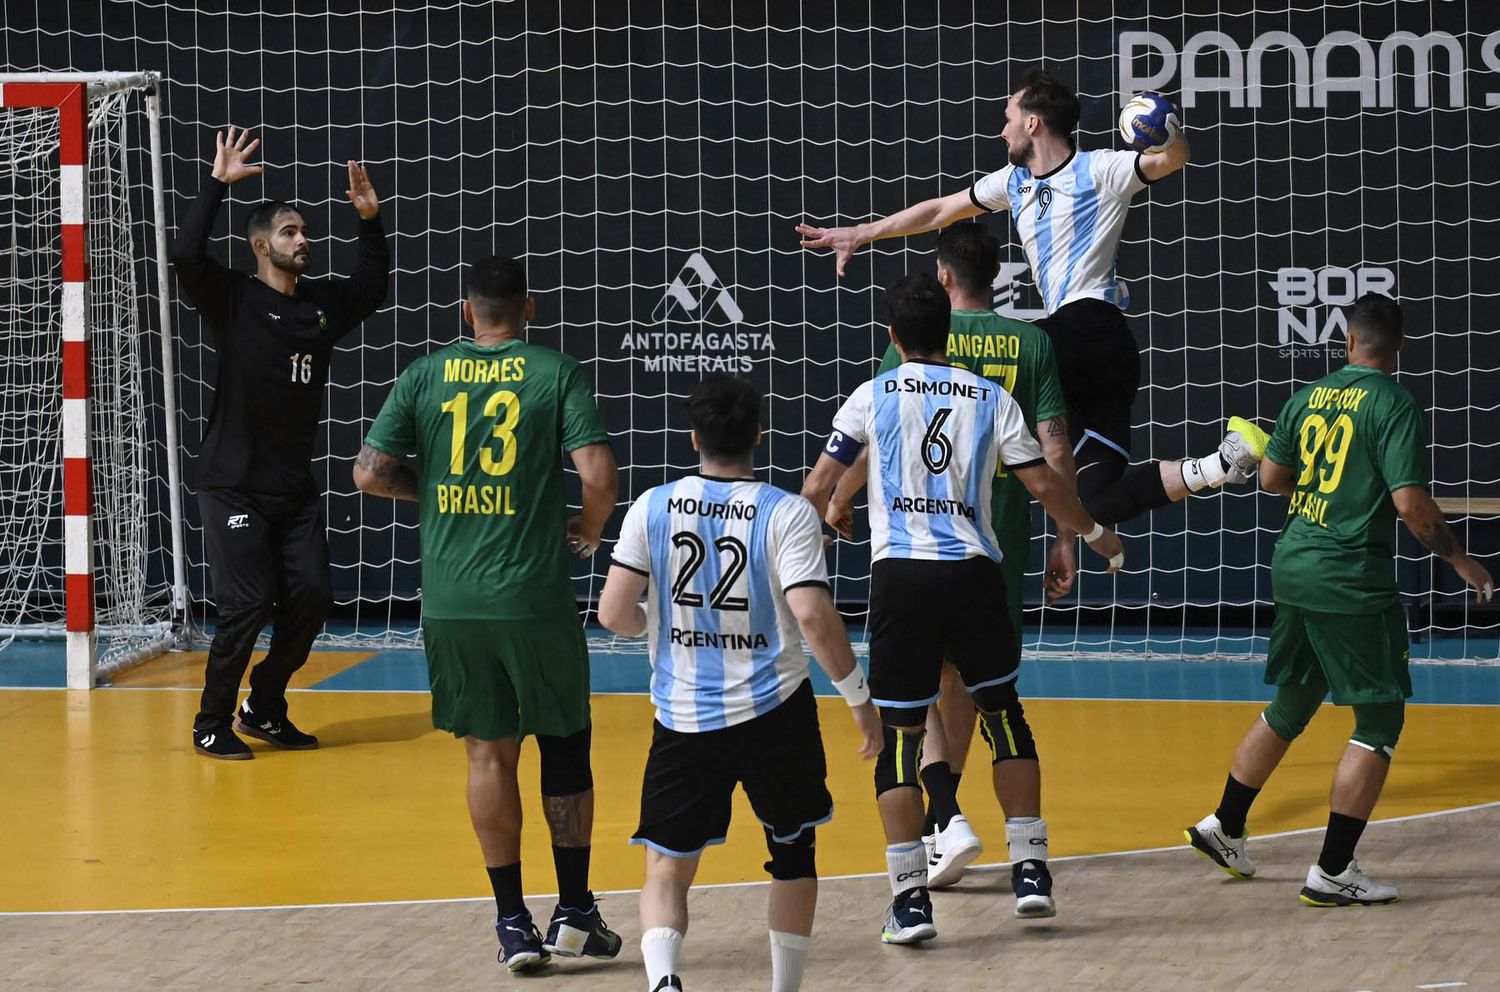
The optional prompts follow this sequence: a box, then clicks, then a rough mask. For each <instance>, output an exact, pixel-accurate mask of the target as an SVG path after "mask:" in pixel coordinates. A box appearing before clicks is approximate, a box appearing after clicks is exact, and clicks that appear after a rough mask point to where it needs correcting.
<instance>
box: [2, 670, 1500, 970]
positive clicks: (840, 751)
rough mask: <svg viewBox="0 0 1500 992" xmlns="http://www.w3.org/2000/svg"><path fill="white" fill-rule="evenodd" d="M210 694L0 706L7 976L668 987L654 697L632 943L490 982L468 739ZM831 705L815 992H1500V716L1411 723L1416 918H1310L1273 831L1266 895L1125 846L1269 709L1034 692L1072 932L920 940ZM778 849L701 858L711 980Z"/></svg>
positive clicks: (1405, 845)
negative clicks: (248, 722) (648, 978)
mask: <svg viewBox="0 0 1500 992" xmlns="http://www.w3.org/2000/svg"><path fill="white" fill-rule="evenodd" d="M196 702H197V695H196V693H195V692H193V691H190V690H188V691H184V690H174V689H168V688H138V689H125V688H116V689H108V690H101V691H96V692H93V693H88V694H69V693H67V692H62V691H50V690H36V691H13V690H0V740H3V742H4V746H3V748H0V797H3V798H0V802H3V804H4V807H5V812H4V815H3V817H0V822H3V823H4V827H3V830H4V836H5V857H4V858H3V859H0V988H3V989H10V988H26V989H30V988H39V989H40V988H47V989H53V988H56V989H183V990H187V989H193V990H195V992H196V990H204V989H213V988H217V987H220V986H224V985H231V986H234V987H236V988H255V989H259V988H276V989H283V988H284V989H292V988H298V989H308V988H312V989H377V988H378V989H438V988H442V989H448V988H512V987H536V988H541V987H548V988H558V989H568V988H577V989H584V988H587V989H590V990H592V992H606V990H612V989H637V988H642V987H644V984H645V983H644V978H643V973H642V971H641V970H640V963H639V951H638V945H637V940H638V934H639V930H638V926H637V924H636V922H635V897H634V894H633V892H629V891H628V890H633V889H635V888H636V887H638V886H639V884H640V878H641V855H640V852H639V849H637V848H633V847H630V846H628V845H627V844H626V843H625V840H626V838H627V837H628V835H629V833H630V832H631V830H632V829H633V828H634V825H635V823H634V820H635V814H636V807H637V804H638V802H639V784H640V774H641V769H642V767H643V764H644V759H645V751H646V742H647V740H648V736H649V729H650V706H649V703H648V701H647V700H645V699H643V698H641V697H639V696H608V695H604V696H597V697H596V699H595V709H594V711H595V745H594V767H595V776H596V784H597V790H598V800H599V813H598V817H597V821H596V828H595V861H594V863H595V870H594V884H595V887H596V889H598V890H600V891H602V892H614V893H617V894H614V895H609V896H607V897H606V899H605V901H604V904H603V905H604V911H605V914H606V918H607V919H609V920H610V922H611V924H612V925H614V926H615V927H616V929H618V930H619V931H620V932H621V933H622V934H623V935H624V936H625V937H626V949H625V953H624V954H623V955H622V958H621V959H620V960H619V961H618V962H613V963H607V964H606V963H597V962H588V963H577V962H565V963H561V964H559V965H556V966H554V967H553V968H551V969H550V970H549V972H548V973H547V974H545V975H544V976H542V977H539V978H537V979H524V980H523V979H515V978H512V977H511V976H509V975H508V974H506V973H504V972H502V971H501V970H500V969H499V968H498V966H496V965H495V963H494V947H495V943H494V937H493V933H492V931H491V929H490V924H491V923H492V921H493V903H492V902H490V901H489V900H488V899H487V898H486V894H487V885H486V883H485V879H484V875H483V872H482V870H481V867H480V863H479V859H478V854H477V850H476V847H475V843H474V840H473V837H472V834H471V833H470V830H469V826H468V823H467V818H466V814H465V810H464V805H463V791H462V782H463V771H464V770H463V760H462V748H461V746H460V745H459V744H458V743H457V742H455V741H454V740H453V739H452V738H451V737H448V736H446V735H443V734H438V733H434V732H432V731H431V730H430V727H429V725H428V723H427V712H426V706H427V699H426V696H425V695H423V694H419V693H405V692H384V693H381V692H327V691H309V692H298V693H296V694H295V695H294V697H293V700H292V705H293V714H294V716H295V717H296V718H297V719H298V721H299V723H300V724H301V725H303V726H304V727H306V728H307V729H309V730H312V731H313V732H316V733H318V734H319V735H320V736H321V737H322V739H323V742H324V748H323V749H322V750H320V751H316V752H309V753H296V754H292V753H279V752H268V751H264V750H260V751H258V756H257V759H256V760H254V761H251V762H241V763H230V762H212V761H208V760H206V759H202V758H198V757H197V756H195V755H193V754H192V753H191V750H190V749H189V746H188V735H187V731H186V728H187V727H188V726H190V724H191V719H192V714H193V711H194V710H195V709H196ZM819 704H820V714H821V719H822V723H823V728H824V735H825V739H826V741H827V748H828V753H829V764H830V789H831V790H832V791H833V793H834V796H835V799H836V802H837V804H838V811H837V814H836V816H835V819H834V821H833V822H832V823H831V824H829V825H828V826H827V827H824V828H821V829H820V831H819V866H820V870H821V871H822V873H823V874H824V875H825V876H835V875H839V876H860V875H872V874H873V875H874V877H848V878H839V879H829V880H828V881H826V882H825V884H824V887H823V896H822V904H821V908H820V914H819V923H818V932H817V940H816V942H815V944H814V955H813V960H812V964H811V966H810V969H809V976H808V980H807V982H806V984H805V986H804V987H806V988H808V989H820V988H835V987H838V988H845V989H847V988H887V987H888V988H906V989H913V990H922V989H934V990H944V992H947V990H950V989H968V988H975V989H980V988H1002V987H1004V988H1012V987H1014V988H1024V989H1049V988H1070V989H1071V988H1077V989H1123V990H1133V989H1142V990H1145V989H1152V990H1157V989H1162V990H1167V989H1189V988H1191V989H1325V988H1326V989H1338V990H1356V989H1370V990H1386V989H1408V988H1417V987H1422V986H1427V987H1451V988H1461V987H1467V988H1472V989H1495V990H1500V952H1497V951H1496V950H1495V948H1496V947H1497V946H1500V867H1497V866H1496V864H1495V863H1494V861H1493V860H1492V855H1491V853H1490V852H1491V851H1492V850H1493V849H1494V848H1495V846H1496V842H1497V841H1500V807H1497V806H1494V805H1490V806H1485V807H1484V808H1479V809H1473V810H1469V811H1467V812H1446V813H1445V812H1444V811H1453V810H1459V809H1462V808H1464V807H1472V806H1484V804H1496V803H1500V733H1497V731H1500V710H1497V709H1496V708H1494V707H1478V706H1424V705H1413V706H1411V707H1410V708H1409V711H1408V720H1407V727H1406V732H1405V734H1404V736H1403V739H1402V743H1401V746H1400V748H1399V750H1398V757H1397V761H1396V764H1395V766H1394V768H1393V772H1392V776H1391V780H1390V784H1389V786H1388V788H1387V792H1386V795H1385V797H1384V799H1383V800H1382V804H1381V806H1380V808H1379V809H1378V810H1377V816H1379V817H1387V818H1390V817H1417V818H1415V819H1406V820H1402V821H1399V822H1387V823H1377V824H1374V825H1372V826H1371V828H1370V830H1369V833H1368V834H1367V839H1366V841H1365V843H1364V845H1363V846H1362V849H1361V858H1362V860H1363V861H1364V863H1365V864H1366V865H1367V866H1368V867H1369V868H1370V870H1371V871H1372V873H1374V874H1376V875H1377V877H1380V878H1382V879H1386V880H1389V881H1392V882H1394V883H1395V884H1398V885H1400V886H1401V887H1402V888H1403V892H1404V894H1405V897H1406V898H1405V900H1404V901H1403V902H1402V903H1401V904H1399V905H1396V906H1392V907H1382V908H1372V909H1368V910H1351V911H1317V910H1312V909H1309V908H1306V907H1303V906H1301V905H1300V904H1299V903H1298V902H1297V900H1296V893H1297V889H1298V887H1299V885H1300V879H1301V877H1302V875H1303V874H1304V873H1305V871H1306V868H1307V865H1308V864H1309V863H1310V861H1311V860H1312V857H1313V855H1314V853H1315V850H1316V846H1317V841H1318V838H1317V836H1316V835H1313V834H1308V835H1293V836H1283V837H1271V838H1268V839H1265V840H1263V841H1261V842H1259V847H1258V854H1257V857H1258V860H1260V862H1261V864H1262V866H1263V867H1262V876H1263V877H1261V878H1258V879H1256V880H1254V881H1251V882H1243V883H1236V882H1232V881H1229V880H1227V879H1222V878H1221V876H1219V875H1218V874H1217V872H1216V870H1215V869H1213V868H1212V866H1211V865H1209V864H1208V863H1207V862H1205V861H1203V860H1202V859H1201V858H1199V857H1198V856H1197V855H1196V854H1194V853H1192V852H1190V851H1188V850H1186V849H1185V848H1178V849H1176V850H1168V851H1164V852H1157V853H1120V852H1132V851H1137V850H1139V849H1150V848H1161V847H1169V848H1170V847H1172V846H1173V845H1177V844H1179V842H1180V831H1181V829H1182V827H1183V826H1184V825H1186V824H1187V823H1190V822H1192V821H1194V820H1196V819H1197V818H1198V817H1199V816H1201V815H1202V813H1203V812H1205V811H1207V810H1208V809H1210V808H1211V807H1212V805H1213V803H1214V801H1215V800H1216V799H1217V796H1218V791H1219V789H1220V787H1221V785H1222V782H1223V776H1224V771H1225V767H1226V765H1227V762H1228V759H1229V755H1230V752H1231V750H1232V748H1233V746H1234V743H1235V741H1236V740H1237V739H1238V737H1239V735H1240V733H1241V732H1242V731H1243V729H1244V727H1245V725H1246V724H1247V723H1248V722H1249V721H1250V720H1251V719H1252V718H1253V717H1254V715H1255V714H1256V713H1257V712H1258V710H1259V706H1258V705H1257V704H1252V703H1228V702H1208V701H1140V700H1082V699H1074V700H1036V701H1033V702H1030V703H1028V706H1027V709H1028V713H1029V714H1030V716H1031V719H1032V723H1033V726H1034V727H1035V729H1036V733H1037V737H1038V740H1039V743H1040V747H1041V749H1042V754H1043V758H1044V762H1045V770H1046V771H1045V774H1046V786H1045V800H1044V801H1045V804H1046V807H1047V815H1048V818H1049V821H1050V823H1051V833H1052V840H1053V853H1054V856H1059V857H1064V858H1068V857H1071V858H1081V860H1072V861H1065V862H1062V863H1059V864H1058V865H1057V868H1056V872H1057V878H1058V896H1059V903H1060V915H1059V917H1058V919H1057V920H1055V921H1053V922H1050V923H1041V924H1037V923H1026V924H1022V923H1020V922H1018V921H1016V920H1014V919H1012V918H1011V915H1010V906H1011V901H1012V900H1011V897H1010V894H1009V874H1008V871H1006V870H1004V869H997V870H994V871H986V872H980V873H977V874H976V875H974V876H972V877H971V878H970V879H969V880H966V882H965V883H964V884H963V886H962V887H961V889H960V890H959V891H956V892H952V893H944V894H941V897H940V901H939V902H938V904H937V914H938V919H937V922H938V925H939V928H940V938H939V940H938V941H937V942H935V943H934V944H933V945H931V946H930V947H927V948H924V949H920V950H911V949H901V948H888V947H883V946H882V945H880V944H879V942H878V930H879V926H880V922H881V916H882V913H883V910H884V907H885V903H886V902H887V901H888V898H889V894H888V889H887V886H886V883H885V881H884V872H883V856H882V852H883V845H882V842H881V839H880V834H879V828H878V824H877V822H876V819H875V817H874V810H873V801H872V799H871V785H870V776H871V769H870V766H869V765H868V764H864V763H862V762H860V761H859V760H858V759H857V758H856V757H855V756H854V744H855V741H854V735H853V732H852V727H851V726H850V724H849V721H848V718H847V713H846V710H845V708H844V707H843V704H842V703H841V702H840V701H838V700H837V699H820V700H819ZM1349 723H1350V715H1349V713H1348V712H1347V711H1343V710H1335V709H1333V708H1331V707H1329V708H1325V710H1324V711H1323V712H1322V713H1320V714H1319V715H1318V717H1317V718H1315V720H1314V722H1313V724H1312V725H1311V726H1310V727H1309V730H1308V732H1307V734H1306V736H1305V738H1304V739H1303V740H1302V741H1300V742H1299V743H1298V745H1297V747H1296V748H1294V750H1293V751H1292V753H1291V756H1290V757H1289V758H1288V760H1287V762H1286V764H1285V765H1284V766H1283V768H1282V769H1281V770H1280V771H1279V772H1278V773H1277V776H1276V778H1274V779H1273V780H1272V783H1271V787H1270V788H1269V789H1268V790H1267V791H1266V793H1265V795H1264V796H1263V797H1262V799H1261V801H1260V802H1259V803H1258V804H1257V807H1256V809H1255V811H1254V813H1253V815H1252V821H1251V825H1252V828H1253V829H1254V830H1255V831H1256V833H1257V835H1260V836H1265V835H1267V834H1277V833H1281V832H1284V831H1295V830H1299V829H1307V828H1315V827H1318V826H1320V825H1321V824H1322V822H1323V820H1324V818H1325V816H1326V801H1327V800H1326V797H1327V790H1328V782H1329V777H1330V775H1331V770H1332V765H1333V762H1334V760H1335V759H1336V757H1337V754H1338V753H1339V750H1340V749H1341V745H1342V742H1343V740H1344V738H1345V736H1346V735H1347V733H1348V730H1349ZM535 770H536V769H535V761H534V760H530V761H527V762H525V763H524V764H523V774H524V779H523V790H524V792H525V794H526V796H527V802H528V805H527V811H528V816H529V822H530V825H529V826H528V828H527V831H526V838H525V842H524V846H523V859H524V861H525V864H526V875H525V880H526V890H527V892H529V893H538V895H537V896H535V897H533V898H531V899H530V903H531V908H532V911H533V912H534V913H535V914H536V915H538V916H541V917H545V914H546V913H547V912H548V911H549V910H550V908H551V905H552V899H551V898H550V897H547V896H545V895H544V894H545V893H548V892H552V891H555V882H554V879H553V877H552V871H551V864H550V856H549V849H548V846H547V838H546V833H545V829H544V828H543V825H542V820H541V816H540V813H539V810H538V808H537V804H536V801H535V797H536V785H535ZM961 799H962V801H963V802H964V805H965V809H966V812H967V813H969V815H970V817H971V819H973V820H974V821H975V824H976V827H977V829H978V830H979V832H980V835H981V836H982V837H983V839H984V840H985V842H986V843H987V844H989V845H990V848H989V850H988V852H987V854H986V856H985V860H986V861H991V860H1000V859H1002V858H1003V857H1004V847H1003V836H1002V830H1001V828H1000V815H999V811H998V808H997V807H996V805H995V803H994V800H993V798H992V797H991V796H989V795H988V793H987V790H986V789H985V788H984V783H983V782H982V781H980V780H979V777H977V776H967V777H966V778H965V780H964V784H963V788H962V789H961ZM1431 814H1438V815H1431ZM764 857H765V855H764V849H763V846H762V844H761V839H760V834H759V830H758V828H757V826H756V825H755V823H754V821H753V819H751V818H750V816H749V810H748V809H747V808H746V807H745V806H744V804H743V803H740V804H739V805H738V806H737V807H736V820H735V825H734V827H733V828H732V830H731V834H730V838H729V843H728V844H726V845H725V846H723V847H721V848H715V849H713V850H711V851H710V852H709V854H708V855H707V856H706V857H705V860H704V867H703V872H702V875H701V880H702V881H704V882H708V883H714V884H715V885H717V886H718V887H715V888H709V889H705V890H703V891H701V892H699V893H697V894H696V895H695V896H694V900H693V907H694V908H693V912H694V923H693V928H692V931H691V934H690V937H689V940H688V944H687V948H688V950H687V956H686V963H685V966H684V971H685V972H686V974H687V977H688V979H689V980H690V981H689V985H688V988H690V989H741V988H746V989H749V988H765V987H767V986H768V983H769V981H768V980H769V973H768V955H767V953H766V946H765V945H766V936H765V925H764V897H765V890H764V887H763V884H761V880H762V879H763V878H764V875H763V873H762V871H761V867H760V866H761V862H762V861H763V860H764ZM745 883H748V884H745ZM424 900H425V902H423V901H424ZM338 904H343V905H338ZM349 904H355V905H349ZM236 907H263V908H248V909H246V908H236ZM278 907H280V908H278ZM289 907H290V908H289ZM297 907H301V908H297ZM69 914H71V915H69ZM1445 982H1448V983H1451V982H1462V983H1466V984H1465V985H1446V986H1445V985H1442V984H1441V983H1445ZM538 983H539V984H538Z"/></svg>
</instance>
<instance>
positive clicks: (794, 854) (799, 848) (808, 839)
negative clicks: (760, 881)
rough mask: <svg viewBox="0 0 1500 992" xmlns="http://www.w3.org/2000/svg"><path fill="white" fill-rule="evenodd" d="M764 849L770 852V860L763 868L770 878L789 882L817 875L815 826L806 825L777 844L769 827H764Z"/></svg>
mask: <svg viewBox="0 0 1500 992" xmlns="http://www.w3.org/2000/svg"><path fill="white" fill-rule="evenodd" d="M766 850H767V851H770V852H771V860H770V861H767V862H766V864H765V869H766V872H767V874H769V875H770V876H771V877H772V878H775V879H780V880H781V881H783V882H790V881H793V880H795V879H799V878H817V877H818V864H817V862H818V851H817V828H815V827H808V828H807V829H805V830H803V831H802V832H801V833H800V834H798V835H797V836H796V837H793V838H792V839H791V840H789V841H787V842H786V843H785V844H778V843H776V840H775V838H774V837H773V836H772V834H771V828H770V827H766Z"/></svg>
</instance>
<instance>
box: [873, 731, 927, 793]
mask: <svg viewBox="0 0 1500 992" xmlns="http://www.w3.org/2000/svg"><path fill="white" fill-rule="evenodd" d="M926 736H927V731H926V730H925V729H918V730H913V731H904V730H897V729H896V728H895V727H892V726H891V725H890V724H886V725H885V747H884V748H883V749H882V750H881V752H880V757H878V758H876V759H875V795H876V796H877V797H879V796H881V795H884V794H885V793H887V792H890V791H891V790H892V789H896V788H900V787H901V786H903V785H905V786H910V787H912V788H913V789H920V788H922V781H921V779H920V778H919V777H918V774H917V769H918V768H919V767H920V765H921V763H922V740H923V738H925V737H926Z"/></svg>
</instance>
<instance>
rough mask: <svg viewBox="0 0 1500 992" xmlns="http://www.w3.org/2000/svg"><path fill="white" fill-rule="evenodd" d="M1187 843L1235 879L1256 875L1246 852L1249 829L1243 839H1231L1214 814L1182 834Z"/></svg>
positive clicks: (1252, 862)
mask: <svg viewBox="0 0 1500 992" xmlns="http://www.w3.org/2000/svg"><path fill="white" fill-rule="evenodd" d="M1182 835H1183V836H1184V837H1186V838H1187V842H1188V843H1189V844H1191V845H1193V847H1195V848H1197V849H1198V851H1199V852H1200V853H1201V854H1202V855H1203V856H1204V857H1205V858H1208V859H1209V860H1210V861H1212V862H1213V863H1214V864H1216V865H1218V866H1219V867H1220V868H1223V869H1224V870H1225V871H1227V872H1229V874H1231V875H1233V876H1234V877H1235V878H1249V877H1250V876H1252V875H1254V874H1255V862H1254V861H1251V860H1250V855H1249V854H1248V853H1246V851H1245V842H1246V841H1248V840H1249V839H1250V831H1249V830H1248V829H1247V830H1246V831H1245V835H1244V836H1243V837H1231V836H1229V835H1228V834H1226V833H1225V832H1224V828H1223V826H1221V825H1220V824H1219V818H1218V816H1216V815H1215V814H1213V813H1210V814H1208V815H1207V816H1205V817H1204V818H1203V819H1201V820H1199V821H1198V823H1197V824H1196V825H1195V826H1191V827H1188V828H1187V829H1186V830H1184V831H1183V832H1182Z"/></svg>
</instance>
